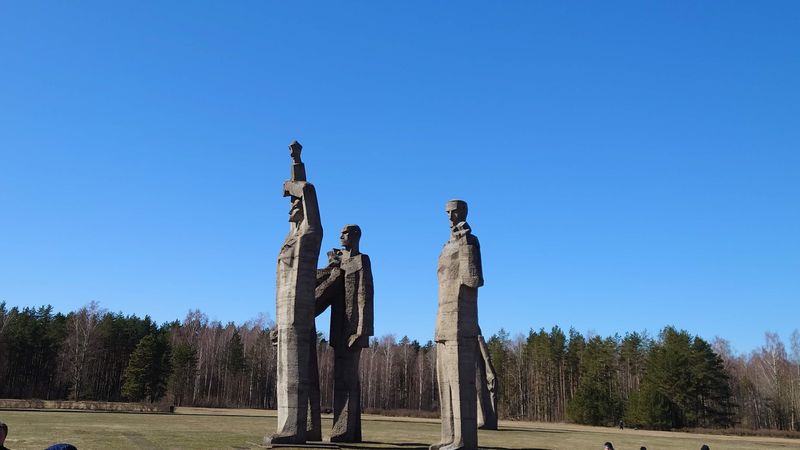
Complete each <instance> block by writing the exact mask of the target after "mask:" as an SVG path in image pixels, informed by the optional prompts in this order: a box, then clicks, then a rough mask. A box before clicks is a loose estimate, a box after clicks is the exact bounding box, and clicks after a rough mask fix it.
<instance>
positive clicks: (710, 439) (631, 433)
mask: <svg viewBox="0 0 800 450" xmlns="http://www.w3.org/2000/svg"><path fill="white" fill-rule="evenodd" d="M0 420H1V421H4V422H6V423H8V424H9V426H10V428H11V429H10V434H9V437H8V440H7V441H6V446H7V447H9V448H10V449H12V450H21V449H37V450H41V449H43V448H45V447H47V446H48V445H51V444H53V443H56V442H69V443H71V444H73V445H75V446H77V447H78V449H80V450H90V449H102V450H106V449H115V450H116V449H120V450H124V449H245V448H247V449H249V448H259V447H260V442H261V438H262V436H263V435H264V434H265V433H267V432H272V431H273V430H275V412H274V411H263V410H252V409H239V410H237V409H211V408H178V410H177V413H176V414H171V415H158V414H122V413H96V412H95V413H91V412H64V411H0ZM330 425H331V419H330V416H326V417H324V418H323V430H324V431H323V433H324V432H325V431H327V430H328V429H329V428H330ZM500 426H501V430H500V431H481V432H480V435H479V439H480V445H481V447H483V448H496V449H548V450H601V449H602V448H603V447H602V444H603V442H605V441H612V442H613V443H614V446H615V447H616V448H617V449H618V450H639V448H640V447H641V446H646V447H647V449H648V450H698V449H699V448H700V446H701V445H702V444H708V445H709V446H710V448H711V450H751V449H800V440H792V439H779V438H760V437H739V436H718V435H702V434H689V433H676V432H662V431H640V430H618V429H615V428H599V427H587V426H580V425H569V424H550V423H528V422H501V423H500ZM363 431H364V439H366V440H367V441H368V442H365V443H363V444H358V445H342V446H341V447H342V448H349V449H364V448H387V449H398V450H399V449H402V450H427V446H428V444H431V443H433V442H436V441H438V438H439V422H438V421H437V420H431V419H415V418H406V417H382V416H372V415H367V416H365V417H364V423H363Z"/></svg>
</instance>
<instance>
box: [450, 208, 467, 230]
mask: <svg viewBox="0 0 800 450" xmlns="http://www.w3.org/2000/svg"><path fill="white" fill-rule="evenodd" d="M445 211H446V212H447V217H448V218H449V219H450V224H451V225H452V226H456V225H457V224H459V223H461V222H463V221H465V220H467V211H466V208H464V207H463V206H461V205H451V204H449V203H448V205H447V208H446V209H445Z"/></svg>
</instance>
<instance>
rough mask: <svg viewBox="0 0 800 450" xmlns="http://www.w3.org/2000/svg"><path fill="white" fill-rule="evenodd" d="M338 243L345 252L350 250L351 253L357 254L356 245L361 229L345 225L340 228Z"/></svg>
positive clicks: (359, 239) (359, 238)
mask: <svg viewBox="0 0 800 450" xmlns="http://www.w3.org/2000/svg"><path fill="white" fill-rule="evenodd" d="M339 241H340V242H341V244H342V247H344V248H345V250H350V252H351V253H353V252H355V253H358V243H359V241H361V227H359V226H358V225H352V224H351V225H345V226H344V227H343V228H342V234H341V235H340V236H339Z"/></svg>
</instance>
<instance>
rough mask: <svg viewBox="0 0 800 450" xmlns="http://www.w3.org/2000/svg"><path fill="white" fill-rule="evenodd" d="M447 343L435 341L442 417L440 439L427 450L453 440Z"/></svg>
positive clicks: (434, 448)
mask: <svg viewBox="0 0 800 450" xmlns="http://www.w3.org/2000/svg"><path fill="white" fill-rule="evenodd" d="M446 353H447V345H446V344H445V343H444V342H437V343H436V382H437V384H438V387H439V415H440V416H441V418H442V439H441V441H439V443H438V444H433V445H431V446H430V447H429V450H439V449H440V448H442V447H444V446H446V445H449V444H451V443H452V442H453V437H454V433H453V407H452V396H451V389H450V378H449V377H448V371H447V367H448V357H447V354H446Z"/></svg>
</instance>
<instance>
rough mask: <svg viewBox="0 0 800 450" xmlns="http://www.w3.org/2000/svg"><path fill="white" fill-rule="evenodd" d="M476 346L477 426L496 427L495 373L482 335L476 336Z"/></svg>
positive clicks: (486, 428) (491, 428)
mask: <svg viewBox="0 0 800 450" xmlns="http://www.w3.org/2000/svg"><path fill="white" fill-rule="evenodd" d="M478 348H479V349H480V351H481V357H480V358H477V365H478V371H477V374H476V376H477V379H476V380H475V382H476V383H477V386H476V387H477V389H478V391H477V394H478V428H480V429H481V430H496V429H497V374H496V373H495V371H494V365H492V358H491V357H490V355H489V348H488V347H487V346H486V341H485V340H484V339H483V336H478Z"/></svg>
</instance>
